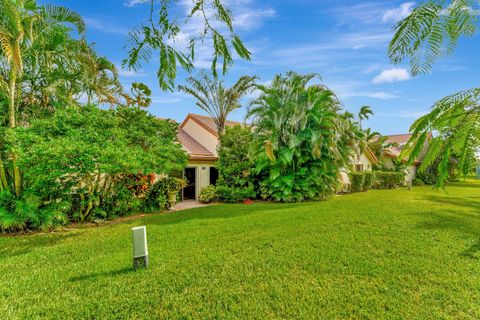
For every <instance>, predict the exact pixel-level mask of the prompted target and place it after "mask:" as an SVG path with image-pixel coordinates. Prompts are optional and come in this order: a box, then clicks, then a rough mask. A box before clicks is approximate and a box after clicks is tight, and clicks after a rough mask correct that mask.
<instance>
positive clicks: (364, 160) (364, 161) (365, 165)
mask: <svg viewBox="0 0 480 320" xmlns="http://www.w3.org/2000/svg"><path fill="white" fill-rule="evenodd" d="M358 163H361V164H363V170H364V171H372V162H371V161H370V159H369V158H368V157H367V156H366V155H365V153H362V154H361V155H360V157H359V159H358Z"/></svg>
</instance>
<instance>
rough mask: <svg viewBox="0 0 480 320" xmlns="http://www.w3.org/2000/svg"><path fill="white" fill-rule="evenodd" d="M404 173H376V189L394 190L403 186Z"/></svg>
mask: <svg viewBox="0 0 480 320" xmlns="http://www.w3.org/2000/svg"><path fill="white" fill-rule="evenodd" d="M404 180H405V174H404V173H403V172H375V183H374V188H375V189H394V188H397V187H399V186H402V185H403V182H404Z"/></svg>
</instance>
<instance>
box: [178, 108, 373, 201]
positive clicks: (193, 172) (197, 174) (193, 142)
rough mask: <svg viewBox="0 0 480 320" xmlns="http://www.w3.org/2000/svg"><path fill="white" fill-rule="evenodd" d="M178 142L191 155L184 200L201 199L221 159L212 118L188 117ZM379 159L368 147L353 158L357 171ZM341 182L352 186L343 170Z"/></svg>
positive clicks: (230, 123) (214, 178) (193, 115)
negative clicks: (200, 195) (202, 192)
mask: <svg viewBox="0 0 480 320" xmlns="http://www.w3.org/2000/svg"><path fill="white" fill-rule="evenodd" d="M235 125H242V123H241V122H235V121H227V122H226V123H225V126H227V127H231V126H235ZM177 137H178V141H179V142H180V143H181V144H182V146H183V149H184V150H185V151H186V152H187V154H188V163H187V167H186V168H185V171H184V173H183V177H184V178H185V179H186V180H187V181H188V187H186V188H185V189H184V190H183V191H182V198H183V199H197V198H198V195H199V194H200V190H201V189H202V188H203V187H206V186H208V185H210V184H215V183H216V181H217V178H218V171H217V169H216V167H215V164H216V161H217V160H218V153H217V148H218V145H219V137H218V133H217V127H216V125H215V122H214V121H213V119H212V118H211V117H207V116H202V115H198V114H191V113H190V114H188V115H187V117H186V118H185V120H183V122H182V123H181V124H180V126H179V130H178V133H177ZM377 163H378V159H377V158H376V157H375V155H374V154H373V153H372V151H371V150H370V149H368V147H367V148H366V149H365V151H364V152H362V153H361V154H360V155H358V156H356V157H355V158H354V159H353V166H352V169H353V170H354V171H372V167H373V166H374V165H376V164H377ZM340 181H341V182H342V184H344V185H348V184H349V178H348V173H347V170H341V172H340Z"/></svg>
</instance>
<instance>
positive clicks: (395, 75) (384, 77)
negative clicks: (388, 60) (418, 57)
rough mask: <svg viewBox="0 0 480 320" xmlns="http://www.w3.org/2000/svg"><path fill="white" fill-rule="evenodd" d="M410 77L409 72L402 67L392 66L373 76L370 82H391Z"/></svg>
mask: <svg viewBox="0 0 480 320" xmlns="http://www.w3.org/2000/svg"><path fill="white" fill-rule="evenodd" d="M409 79H410V74H409V73H408V71H407V70H405V69H403V68H392V69H387V70H383V71H382V72H380V74H379V75H378V76H376V77H375V78H373V80H372V82H373V83H375V84H379V83H391V82H398V81H405V80H409Z"/></svg>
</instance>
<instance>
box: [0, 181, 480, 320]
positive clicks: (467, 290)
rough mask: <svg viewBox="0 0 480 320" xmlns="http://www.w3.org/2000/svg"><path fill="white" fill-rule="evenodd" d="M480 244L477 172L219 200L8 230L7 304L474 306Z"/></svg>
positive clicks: (0, 311)
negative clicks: (65, 227)
mask: <svg viewBox="0 0 480 320" xmlns="http://www.w3.org/2000/svg"><path fill="white" fill-rule="evenodd" d="M143 224H146V225H147V230H148V237H149V238H148V240H149V251H150V263H151V266H150V268H148V269H146V270H141V271H137V272H134V271H132V270H131V247H130V236H131V234H130V228H131V227H133V226H138V225H143ZM479 258H480V183H473V182H470V183H459V184H455V185H450V186H448V188H447V193H444V192H442V191H432V190H431V188H430V187H415V188H414V189H413V190H412V191H407V190H389V191H370V192H367V193H358V194H352V195H346V196H339V197H335V198H334V199H333V200H330V201H326V202H320V203H305V204H281V205H280V204H255V205H251V206H247V205H222V206H213V207H207V208H200V209H194V210H189V211H184V212H178V213H173V214H168V215H156V216H149V217H147V218H141V219H138V220H132V221H128V222H122V223H119V224H114V225H107V226H103V227H98V228H84V229H80V230H76V231H68V232H60V233H54V234H40V235H33V236H19V237H3V238H0V284H1V285H0V318H2V319H17V318H23V319H36V318H53V319H73V318H76V319H78V318H92V319H93V318H95V319H110V318H117V319H128V318H132V319H139V318H151V319H156V318H197V319H205V318H243V319H247V318H259V319H265V318H323V319H328V318H332V319H333V318H357V319H358V318H369V319H381V318H385V319H413V318H415V319H441V318H443V319H444V318H457V319H478V318H480V303H479V301H480V260H479Z"/></svg>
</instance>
